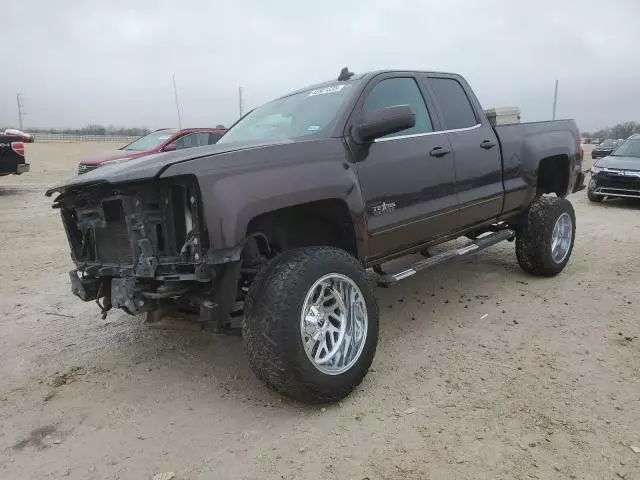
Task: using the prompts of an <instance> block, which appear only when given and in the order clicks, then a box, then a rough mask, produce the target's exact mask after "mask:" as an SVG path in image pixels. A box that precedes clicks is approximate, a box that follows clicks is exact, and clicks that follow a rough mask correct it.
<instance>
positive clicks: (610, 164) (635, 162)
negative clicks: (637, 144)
mask: <svg viewBox="0 0 640 480" xmlns="http://www.w3.org/2000/svg"><path fill="white" fill-rule="evenodd" d="M594 166H596V167H600V168H613V169H615V170H640V158H638V157H620V156H617V155H609V156H608V157H604V158H601V159H600V160H598V161H597V162H596V163H594Z"/></svg>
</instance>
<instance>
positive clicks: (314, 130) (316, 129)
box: [307, 125, 320, 132]
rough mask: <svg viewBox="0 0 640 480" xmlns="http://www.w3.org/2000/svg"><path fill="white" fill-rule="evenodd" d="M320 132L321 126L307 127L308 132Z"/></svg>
mask: <svg viewBox="0 0 640 480" xmlns="http://www.w3.org/2000/svg"><path fill="white" fill-rule="evenodd" d="M318 130H320V125H309V126H308V127H307V132H317V131H318Z"/></svg>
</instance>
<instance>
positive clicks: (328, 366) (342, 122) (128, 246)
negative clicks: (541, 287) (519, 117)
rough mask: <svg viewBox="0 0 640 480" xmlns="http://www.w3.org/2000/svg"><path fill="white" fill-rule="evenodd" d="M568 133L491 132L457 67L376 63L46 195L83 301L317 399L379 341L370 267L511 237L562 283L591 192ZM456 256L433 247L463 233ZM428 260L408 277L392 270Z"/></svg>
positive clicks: (523, 258)
mask: <svg viewBox="0 0 640 480" xmlns="http://www.w3.org/2000/svg"><path fill="white" fill-rule="evenodd" d="M581 166H582V150H581V146H580V134H579V131H578V128H577V127H576V124H575V122H573V121H572V120H560V121H553V122H536V123H523V124H513V125H503V126H498V127H493V126H492V125H491V124H490V123H489V121H488V120H487V118H486V116H485V115H484V113H483V110H482V109H481V107H480V104H479V103H478V101H477V99H476V98H475V96H474V94H473V92H472V91H471V89H470V88H469V86H468V85H467V83H466V82H465V80H464V79H463V78H462V77H461V76H459V75H453V74H444V73H430V72H417V71H381V72H373V73H367V74H362V75H353V74H351V73H349V72H348V71H347V70H346V69H345V70H343V72H342V73H341V74H340V77H339V78H338V80H335V81H331V82H326V83H323V84H320V85H316V86H313V87H309V88H305V89H302V90H299V91H297V92H294V93H292V94H290V95H286V96H284V97H281V98H279V99H277V100H274V101H272V102H270V103H267V104H266V105H263V106H261V107H259V108H256V109H255V110H253V111H252V112H250V113H248V114H247V115H245V116H244V117H243V118H242V119H240V120H239V121H238V122H237V123H236V124H235V125H234V126H233V127H232V128H231V129H230V130H229V131H228V132H227V134H226V135H225V136H224V137H222V139H221V140H220V141H219V142H218V143H217V144H216V145H212V146H207V147H199V148H193V149H190V150H188V151H180V152H170V153H162V154H157V155H153V156H149V157H145V158H141V159H137V160H132V161H130V162H127V163H123V164H118V165H112V166H108V167H104V168H100V169H97V170H95V171H92V172H89V173H87V174H85V175H82V176H80V177H77V178H75V179H73V180H71V181H69V182H68V183H66V184H64V185H61V186H57V187H55V188H52V189H50V190H49V191H48V192H47V194H48V195H51V194H53V193H54V192H55V193H58V194H59V195H58V196H57V197H56V199H55V203H54V207H56V208H60V209H61V213H62V220H63V223H64V227H65V229H66V233H67V236H68V239H69V243H70V246H71V255H72V258H73V261H74V263H75V265H76V268H75V269H74V270H72V271H71V272H70V278H71V285H72V290H73V292H74V293H75V294H76V295H77V296H79V297H80V298H81V299H83V300H85V301H89V300H96V302H97V303H98V305H99V306H100V308H101V309H102V311H103V314H105V315H106V312H107V311H108V310H109V309H111V308H112V307H117V308H121V309H123V310H125V311H126V312H128V313H130V314H133V315H136V314H140V313H143V312H146V313H147V319H148V321H150V322H154V321H159V320H161V319H163V318H165V317H167V316H176V315H179V316H181V317H189V316H191V317H192V318H193V320H194V321H197V322H199V323H200V325H201V326H202V328H203V329H205V330H213V331H217V332H226V331H230V330H232V327H233V325H234V323H235V321H236V319H238V318H241V319H242V334H243V337H244V343H245V347H246V350H247V353H248V355H249V360H250V363H251V366H252V368H253V369H254V371H255V372H256V374H257V375H258V376H259V377H260V378H262V379H263V380H264V381H265V382H266V383H267V384H268V385H269V386H271V387H273V388H275V389H277V390H279V391H281V392H283V393H286V394H288V395H290V396H292V397H294V398H297V399H299V400H302V401H305V402H329V401H335V400H338V399H340V398H342V397H344V396H345V395H347V394H348V393H349V392H350V391H352V390H353V389H354V388H355V387H356V386H357V385H358V384H359V383H360V382H361V380H362V378H363V377H364V376H365V374H366V372H367V370H368V368H369V366H370V364H371V361H372V359H373V356H374V354H375V350H376V346H377V342H378V307H377V305H376V299H375V296H374V289H373V288H372V286H371V283H370V282H369V281H368V277H367V274H366V269H367V268H372V269H373V271H374V272H376V273H377V274H378V284H379V285H381V286H390V285H393V284H394V283H397V282H399V281H401V280H403V279H404V278H407V277H410V276H412V275H414V274H416V273H417V272H419V271H420V270H424V269H426V268H428V267H431V266H433V265H435V264H438V263H442V262H444V261H447V260H451V259H454V258H458V257H460V256H462V255H466V254H470V253H473V252H476V251H478V250H481V249H482V248H485V247H488V246H490V245H493V244H495V243H497V242H499V241H503V240H508V241H511V240H514V239H515V250H516V257H517V260H518V263H519V264H520V266H521V267H522V268H523V269H524V270H525V271H527V272H529V273H531V274H533V275H541V276H552V275H556V274H558V273H559V272H560V271H562V269H563V268H564V267H565V265H566V264H567V262H568V260H569V257H570V255H571V251H572V248H573V241H574V233H575V225H576V223H575V214H574V211H573V208H572V206H571V204H570V203H569V201H568V200H566V199H565V197H566V196H567V195H568V194H570V193H572V192H575V191H577V190H580V189H582V188H584V187H583V181H584V177H583V174H582V173H581V170H582V168H581ZM461 236H465V237H467V238H468V239H469V241H468V244H467V245H465V246H463V247H458V248H454V249H452V250H448V251H447V250H446V251H444V252H442V253H439V254H437V255H430V254H429V251H428V249H429V247H431V246H432V245H435V244H440V243H444V242H447V241H449V240H452V239H455V238H457V237H461ZM416 252H422V253H423V255H424V257H423V258H421V260H419V261H418V262H415V261H414V262H413V263H411V264H409V265H407V266H405V267H403V268H401V269H400V270H399V271H394V272H387V271H385V270H384V268H385V267H384V264H385V263H386V262H387V261H389V260H391V259H395V258H397V257H401V256H404V255H407V254H410V253H416Z"/></svg>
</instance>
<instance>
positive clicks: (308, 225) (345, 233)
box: [247, 199, 358, 257]
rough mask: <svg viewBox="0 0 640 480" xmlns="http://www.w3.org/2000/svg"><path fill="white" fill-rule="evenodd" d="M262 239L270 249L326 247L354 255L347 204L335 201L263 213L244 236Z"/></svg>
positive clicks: (252, 222)
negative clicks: (260, 235) (256, 236)
mask: <svg viewBox="0 0 640 480" xmlns="http://www.w3.org/2000/svg"><path fill="white" fill-rule="evenodd" d="M256 233H259V234H262V235H264V237H266V239H267V241H268V243H269V245H268V247H269V248H270V249H274V250H275V251H279V252H282V251H285V250H290V249H292V248H297V247H310V246H321V245H328V246H333V247H337V248H341V249H343V250H346V251H347V252H349V253H350V254H352V255H353V256H355V257H357V256H358V251H357V250H358V247H357V240H356V235H355V231H354V228H353V220H352V218H351V213H350V211H349V207H348V206H347V204H346V203H345V202H344V201H342V200H339V199H327V200H318V201H315V202H309V203H304V204H301V205H295V206H291V207H286V208H281V209H279V210H274V211H272V212H268V213H264V214H262V215H259V216H257V217H255V218H254V219H252V220H251V221H250V222H249V225H248V226H247V235H248V236H249V235H254V234H256Z"/></svg>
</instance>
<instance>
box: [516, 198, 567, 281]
mask: <svg viewBox="0 0 640 480" xmlns="http://www.w3.org/2000/svg"><path fill="white" fill-rule="evenodd" d="M569 220H570V222H569ZM557 229H560V230H557ZM575 232H576V215H575V212H574V210H573V206H572V205H571V202H569V200H567V199H565V198H558V197H546V196H545V197H540V198H537V199H536V200H535V201H534V202H533V203H532V204H531V206H530V207H529V211H528V212H527V217H526V221H525V222H524V224H523V225H522V226H521V227H520V228H519V229H518V230H517V235H516V257H517V259H518V264H519V265H520V267H521V268H522V269H523V270H524V271H525V272H527V273H530V274H532V275H537V276H541V277H553V276H555V275H557V274H559V273H560V272H561V271H562V270H563V269H564V267H565V266H566V265H567V262H568V261H569V258H570V257H571V252H572V251H573V244H574V239H575ZM563 233H564V235H562V234H563ZM569 235H570V237H569ZM558 242H561V243H558Z"/></svg>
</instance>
